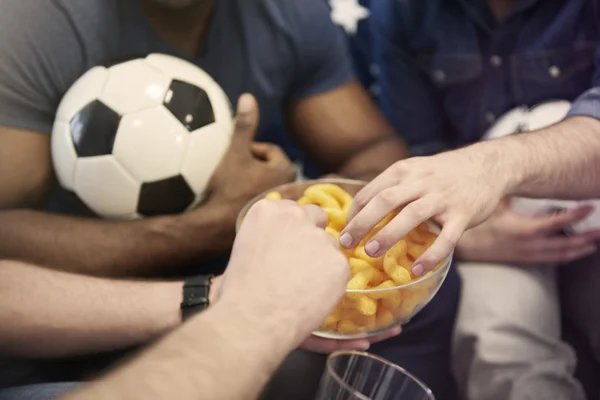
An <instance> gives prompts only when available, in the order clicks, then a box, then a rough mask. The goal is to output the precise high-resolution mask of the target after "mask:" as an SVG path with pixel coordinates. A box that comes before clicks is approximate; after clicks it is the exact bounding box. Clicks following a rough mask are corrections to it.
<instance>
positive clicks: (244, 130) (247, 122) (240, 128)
mask: <svg viewBox="0 0 600 400" xmlns="http://www.w3.org/2000/svg"><path fill="white" fill-rule="evenodd" d="M258 118H259V113H258V103H257V102H256V99H255V98H254V96H252V95H251V94H250V93H244V94H242V95H241V96H240V98H239V99H238V104H237V112H236V116H235V134H234V136H233V138H234V140H236V141H240V142H244V144H245V145H248V146H249V145H250V143H251V142H252V141H253V140H254V137H255V136H256V129H257V127H258Z"/></svg>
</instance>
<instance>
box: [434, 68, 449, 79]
mask: <svg viewBox="0 0 600 400" xmlns="http://www.w3.org/2000/svg"><path fill="white" fill-rule="evenodd" d="M433 80H435V81H436V82H444V81H445V80H446V73H445V72H444V71H442V70H441V69H438V70H436V71H434V72H433Z"/></svg>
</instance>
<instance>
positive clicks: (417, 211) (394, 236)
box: [363, 198, 437, 257]
mask: <svg viewBox="0 0 600 400" xmlns="http://www.w3.org/2000/svg"><path fill="white" fill-rule="evenodd" d="M372 203H375V201H373V202H372ZM367 207H368V206H367ZM367 207H365V210H366V209H367ZM363 211H364V210H363ZM436 213H437V208H436V207H435V204H433V202H432V201H431V200H430V199H429V198H423V199H419V200H417V201H414V202H412V203H410V204H408V205H407V206H406V207H404V209H403V210H402V211H400V213H399V214H398V215H397V216H396V217H394V219H392V220H391V221H390V222H389V223H388V224H387V225H386V226H384V227H383V228H382V229H381V230H380V231H379V232H378V233H377V234H376V235H375V236H373V239H371V240H370V241H369V242H368V243H367V244H366V246H365V251H366V253H367V254H368V255H369V256H371V257H379V256H381V255H382V254H383V253H385V252H386V251H388V250H389V249H391V248H392V246H394V245H395V244H396V243H398V241H399V240H400V239H402V238H403V237H404V236H406V235H407V234H408V233H409V232H410V231H411V230H413V229H414V228H416V227H417V226H418V225H419V224H420V223H422V222H424V221H427V220H428V219H430V218H431V217H433V216H434V215H435V214H436ZM369 230H370V229H369ZM367 232H368V231H367Z"/></svg>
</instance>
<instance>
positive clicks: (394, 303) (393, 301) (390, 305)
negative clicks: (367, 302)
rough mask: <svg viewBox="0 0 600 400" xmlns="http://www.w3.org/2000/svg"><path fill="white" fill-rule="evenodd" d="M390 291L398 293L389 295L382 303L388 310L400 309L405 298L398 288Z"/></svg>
mask: <svg viewBox="0 0 600 400" xmlns="http://www.w3.org/2000/svg"><path fill="white" fill-rule="evenodd" d="M390 292H394V293H396V295H395V296H388V297H386V298H384V299H382V300H381V304H382V305H383V306H384V307H385V308H387V309H388V310H392V311H393V310H396V309H398V308H399V307H400V306H401V305H402V302H403V301H404V300H403V298H402V294H401V293H400V292H398V291H397V290H390Z"/></svg>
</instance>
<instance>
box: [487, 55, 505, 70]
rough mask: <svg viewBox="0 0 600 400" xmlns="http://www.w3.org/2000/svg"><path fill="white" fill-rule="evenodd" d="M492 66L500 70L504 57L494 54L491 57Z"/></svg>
mask: <svg viewBox="0 0 600 400" xmlns="http://www.w3.org/2000/svg"><path fill="white" fill-rule="evenodd" d="M490 64H491V65H492V67H495V68H498V67H499V66H501V65H502V57H500V56H499V55H497V54H494V55H493V56H491V57H490Z"/></svg>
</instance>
